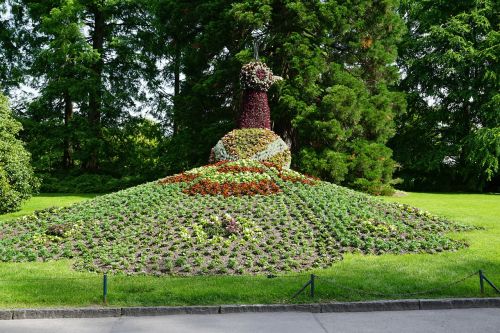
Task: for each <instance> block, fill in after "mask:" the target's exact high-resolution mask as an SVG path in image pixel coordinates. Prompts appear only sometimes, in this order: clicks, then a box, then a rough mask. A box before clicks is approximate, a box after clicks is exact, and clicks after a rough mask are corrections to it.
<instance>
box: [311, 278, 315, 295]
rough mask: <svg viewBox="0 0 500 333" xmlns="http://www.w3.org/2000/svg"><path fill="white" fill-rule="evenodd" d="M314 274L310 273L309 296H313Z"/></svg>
mask: <svg viewBox="0 0 500 333" xmlns="http://www.w3.org/2000/svg"><path fill="white" fill-rule="evenodd" d="M314 277H315V276H314V274H311V298H314Z"/></svg>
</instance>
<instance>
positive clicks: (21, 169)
mask: <svg viewBox="0 0 500 333" xmlns="http://www.w3.org/2000/svg"><path fill="white" fill-rule="evenodd" d="M20 130H21V124H20V123H19V122H18V121H16V120H15V119H14V118H13V117H12V113H11V111H10V109H9V106H8V102H7V98H6V97H5V96H3V95H2V94H0V214H1V213H6V212H12V211H15V210H17V209H19V207H20V206H21V203H22V202H23V201H24V200H26V199H28V198H30V196H31V194H32V193H33V191H35V190H36V189H37V186H38V180H37V179H36V178H35V176H34V173H33V169H32V168H31V166H30V154H29V153H28V152H27V151H26V149H25V148H24V145H23V143H22V142H21V141H20V140H19V139H18V138H17V134H18V133H19V131H20Z"/></svg>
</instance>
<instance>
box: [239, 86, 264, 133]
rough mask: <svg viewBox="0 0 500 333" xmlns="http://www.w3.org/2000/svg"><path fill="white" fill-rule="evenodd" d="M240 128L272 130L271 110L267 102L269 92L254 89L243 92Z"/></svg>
mask: <svg viewBox="0 0 500 333" xmlns="http://www.w3.org/2000/svg"><path fill="white" fill-rule="evenodd" d="M238 128H267V129H269V130H270V129H271V109H269V104H268V102H267V92H265V91H259V90H254V89H245V91H243V107H242V110H241V114H240V118H239V120H238Z"/></svg>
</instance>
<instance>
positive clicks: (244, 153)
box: [209, 128, 292, 169]
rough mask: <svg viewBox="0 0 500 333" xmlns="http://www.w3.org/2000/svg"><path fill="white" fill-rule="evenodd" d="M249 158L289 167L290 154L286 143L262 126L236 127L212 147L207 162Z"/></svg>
mask: <svg viewBox="0 0 500 333" xmlns="http://www.w3.org/2000/svg"><path fill="white" fill-rule="evenodd" d="M240 159H251V160H256V161H263V162H269V163H272V164H275V165H278V166H279V167H281V168H285V169H288V168H290V163H291V161H292V155H291V153H290V149H289V148H288V146H287V144H286V143H285V142H284V141H283V140H282V139H281V138H280V137H279V136H278V135H277V134H276V133H274V132H273V131H271V130H268V129H264V128H244V129H237V130H233V131H231V132H229V133H228V134H226V135H225V136H224V137H223V138H222V139H220V140H219V142H217V144H216V145H215V147H214V148H212V152H211V156H210V159H209V162H211V163H215V162H219V161H237V160H240Z"/></svg>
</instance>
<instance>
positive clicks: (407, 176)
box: [0, 0, 500, 210]
mask: <svg viewBox="0 0 500 333" xmlns="http://www.w3.org/2000/svg"><path fill="white" fill-rule="evenodd" d="M498 7H499V2H498V1H492V0H457V1H435V0H420V1H417V0H403V1H397V0H357V1H356V0H350V1H338V0H337V1H336V0H324V1H320V0H303V1H292V0H241V1H229V0H205V1H197V0H189V1H187V0H154V1H151V0H149V1H148V0H135V1H134V0H44V1H34V0H4V1H2V2H0V91H1V92H3V94H4V95H5V96H7V97H9V99H10V107H9V106H8V105H7V100H6V99H5V98H4V97H2V98H1V99H0V111H1V112H0V120H1V123H0V138H2V140H3V144H2V143H0V150H1V152H2V153H3V154H4V156H5V155H6V154H12V155H16V154H19V155H22V156H21V157H19V158H20V159H22V160H27V158H29V156H27V155H26V153H25V152H23V151H22V149H8V147H13V146H14V142H15V140H17V138H20V139H21V140H22V141H24V142H25V147H26V149H27V150H28V152H29V153H30V154H31V165H32V167H33V169H34V174H35V175H36V177H38V178H39V179H40V181H41V187H40V189H41V191H44V192H107V191H112V190H117V189H121V188H125V187H128V186H131V185H135V184H138V183H142V182H144V181H148V180H154V179H158V178H160V177H163V176H165V175H168V174H173V173H177V172H180V171H182V170H185V169H188V168H192V167H195V166H199V165H203V164H206V163H207V160H208V157H209V153H210V148H211V147H213V145H214V144H215V143H216V142H217V141H218V140H219V139H220V138H221V137H222V135H224V134H225V133H226V132H228V131H229V130H231V129H232V128H234V127H235V121H236V119H237V116H238V111H239V107H240V104H241V100H240V99H241V89H240V87H239V82H238V74H239V71H240V68H241V66H242V64H244V63H246V62H248V61H250V60H252V59H253V57H254V52H253V44H254V41H255V40H257V41H258V43H259V45H260V47H259V56H260V58H261V60H262V61H264V62H266V63H267V64H268V65H269V67H271V68H272V70H273V72H274V73H275V74H276V75H280V76H282V77H283V78H284V81H282V82H281V83H280V84H277V85H276V86H275V87H273V88H272V89H271V90H270V92H269V103H270V107H271V111H272V115H271V117H272V121H273V125H272V129H273V130H274V131H275V132H276V133H278V134H279V135H280V136H281V137H282V138H284V140H285V141H286V142H287V143H288V144H289V145H290V147H291V149H292V153H293V156H294V157H293V160H292V161H293V162H292V163H293V164H292V168H294V169H297V170H299V171H301V172H305V173H308V174H311V175H314V176H318V177H321V178H322V179H324V180H328V181H331V182H334V183H337V184H342V185H346V186H349V187H351V188H355V189H358V190H362V191H367V192H370V193H374V194H389V193H391V191H392V190H393V188H394V186H396V187H398V188H401V189H406V190H427V191H499V186H500V175H499V158H500V94H499V91H500V89H499V86H500V85H499V62H498V55H499V54H500V32H499V15H498V13H499V10H498V9H499V8H498ZM7 122H9V124H10V125H6V124H7ZM19 123H20V124H19ZM13 124H15V125H13ZM21 125H22V130H21ZM2 131H3V132H5V133H7V132H9V131H10V132H9V133H7V134H1V132H2ZM19 131H20V132H19ZM14 132H15V133H14ZM17 132H19V134H17ZM8 140H10V142H13V143H12V144H10V143H8V142H9V141H8ZM16 144H17V143H16ZM2 147H3V148H2ZM18 160H19V159H18ZM6 165H7V164H6V163H2V157H1V156H0V189H1V186H3V185H2V184H4V185H5V184H7V181H5V180H4V182H3V183H2V179H4V178H5V179H6V176H5V177H4V176H3V175H4V174H6V171H5V170H4V169H6V168H7V166H6ZM11 168H13V169H16V168H17V167H11ZM16 170H17V169H16ZM11 173H12V172H11ZM2 177H3V178H2ZM20 177H21V176H20ZM22 177H23V179H24V180H25V181H26V182H30V183H34V182H35V181H34V180H33V179H34V178H33V175H32V174H30V172H29V171H26V172H25V173H23V174H22ZM5 186H7V185H5ZM20 191H22V189H21V190H20ZM14 201H15V200H14ZM0 210H1V207H0Z"/></svg>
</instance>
